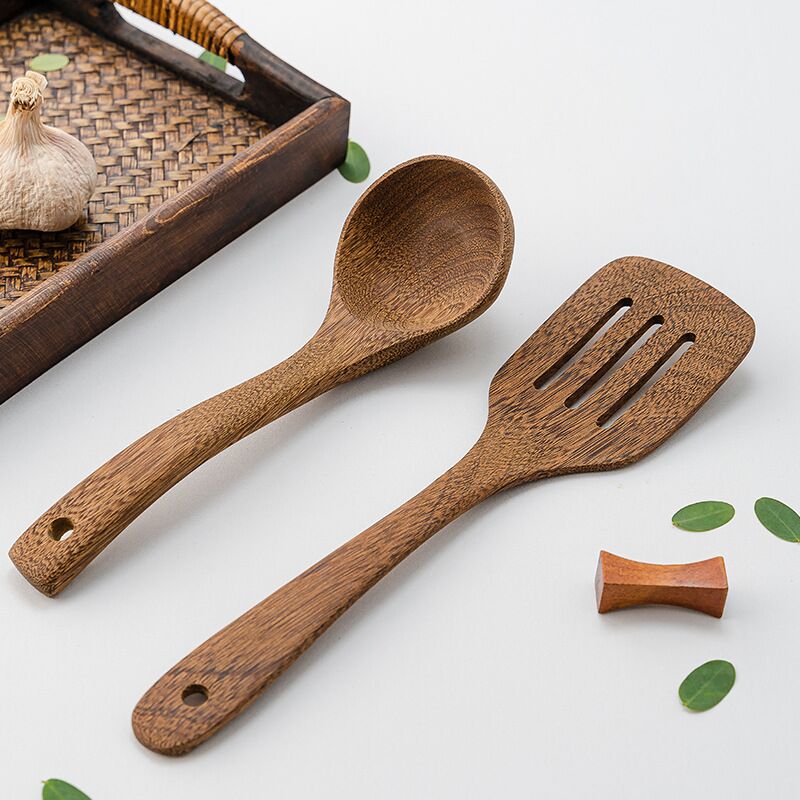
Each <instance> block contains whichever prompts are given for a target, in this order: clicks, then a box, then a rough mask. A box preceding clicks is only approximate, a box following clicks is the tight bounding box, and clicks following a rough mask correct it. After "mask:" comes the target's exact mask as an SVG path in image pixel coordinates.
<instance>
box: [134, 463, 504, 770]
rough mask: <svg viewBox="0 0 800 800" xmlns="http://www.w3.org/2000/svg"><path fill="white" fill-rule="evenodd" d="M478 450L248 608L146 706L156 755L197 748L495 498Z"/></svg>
mask: <svg viewBox="0 0 800 800" xmlns="http://www.w3.org/2000/svg"><path fill="white" fill-rule="evenodd" d="M490 474H491V473H490V472H489V471H487V470H482V469H481V457H480V452H479V451H478V449H477V448H476V449H473V450H472V451H470V453H468V454H467V455H466V456H465V457H464V459H462V461H460V462H459V463H458V464H456V466H455V467H453V468H452V469H451V470H450V471H449V472H447V473H445V474H444V475H443V476H442V477H441V478H439V479H437V480H436V481H435V482H434V483H432V484H431V485H430V486H429V487H428V488H427V489H425V490H423V491H422V492H421V493H420V494H418V495H417V496H416V497H414V498H413V499H411V500H409V501H408V502H407V503H405V505H402V506H401V507H400V508H398V509H397V510H396V511H394V512H392V513H391V514H389V515H388V516H387V517H385V518H384V519H382V520H381V521H380V522H377V523H376V524H375V525H373V526H372V527H370V528H367V530H365V531H364V532H363V533H361V534H359V535H358V536H356V537H355V538H354V539H351V540H350V541H349V542H347V543H346V544H344V545H343V546H342V547H340V548H339V549H338V550H335V551H334V552H333V553H331V554H330V555H328V556H326V557H325V558H323V559H322V561H320V562H318V563H317V564H315V565H314V566H313V567H311V568H310V569H308V570H306V572H304V573H303V574H302V575H300V576H299V577H297V578H295V579H294V580H292V581H291V582H289V583H287V584H286V585H285V586H283V587H282V588H281V589H278V590H277V591H276V592H275V593H274V594H272V595H271V596H270V597H268V598H267V599H266V600H264V601H263V602H261V603H260V604H259V605H257V606H255V607H254V608H252V609H250V611H248V612H247V613H246V614H244V615H243V616H241V617H239V619H237V620H236V621H235V622H233V623H232V624H230V625H228V626H227V627H226V628H224V629H223V630H221V631H220V632H219V633H217V634H216V635H215V636H213V637H212V638H211V639H209V640H208V641H207V642H205V644H202V645H200V647H198V648H197V649H196V650H195V651H194V652H192V653H191V654H190V655H188V656H187V657H186V658H184V659H183V661H181V662H180V663H178V664H177V665H176V666H174V667H173V668H172V669H171V670H170V671H169V672H168V673H167V674H166V675H165V676H164V677H163V678H161V680H159V681H158V682H157V683H156V684H155V685H154V686H153V687H152V688H151V689H150V690H149V691H148V692H147V693H146V694H145V695H144V697H143V698H142V699H141V700H140V701H139V704H138V705H137V706H136V709H135V710H134V712H133V729H134V732H135V733H136V736H137V738H138V739H139V741H140V742H141V743H142V744H144V745H145V747H148V748H150V749H151V750H154V751H156V752H158V753H164V754H166V755H180V754H181V753H185V752H188V751H189V750H192V749H193V748H195V747H196V746H197V745H199V744H201V743H202V742H204V741H205V740H206V739H208V738H209V737H210V736H211V735H212V734H213V733H214V732H215V731H217V730H218V729H219V728H221V727H222V726H224V725H225V724H226V723H227V722H229V721H230V720H231V719H233V718H234V717H235V716H236V715H237V714H239V713H240V712H241V711H242V710H243V709H244V708H246V707H247V706H248V705H249V704H250V703H251V702H252V701H253V700H255V698H256V697H257V696H258V695H259V694H261V692H263V691H264V689H266V688H267V686H269V684H270V683H272V681H273V680H275V678H277V677H278V675H280V674H281V673H282V672H283V671H284V670H285V669H286V668H287V667H288V666H289V665H290V664H292V662H293V661H294V660H295V659H296V658H297V657H298V656H299V655H300V654H301V653H303V652H304V651H305V650H306V649H307V648H308V647H309V646H310V645H311V644H312V643H313V642H314V641H315V640H316V639H317V637H319V636H320V634H322V633H323V632H324V631H325V630H326V629H327V628H328V626H330V625H331V624H332V623H333V622H334V621H335V620H336V619H337V618H338V617H339V616H340V615H341V614H342V613H344V612H345V611H346V610H347V609H348V608H349V607H350V606H351V605H352V604H353V603H354V602H355V601H356V600H358V598H359V597H361V596H362V595H363V594H364V593H365V592H366V591H367V590H368V589H369V588H370V587H372V586H373V585H374V584H375V583H377V582H378V581H379V580H380V579H381V578H382V577H383V576H384V575H386V574H387V573H388V572H389V571H390V570H391V569H392V568H393V567H395V566H396V565H397V564H399V563H400V562H401V561H402V560H403V559H404V558H405V557H406V556H407V555H409V554H410V553H411V552H413V551H414V550H415V549H416V548H417V547H419V546H420V545H421V544H422V543H423V542H424V541H426V540H427V539H428V538H430V537H431V536H432V535H433V534H434V533H436V532H437V531H439V530H441V529H442V528H443V527H444V526H445V525H447V524H448V523H449V522H451V521H452V520H454V519H455V518H456V517H458V516H459V515H460V514H462V513H464V512H465V511H466V510H468V509H469V508H471V507H472V506H474V505H476V504H477V503H479V502H480V501H481V500H483V499H485V498H486V497H488V496H489V495H490V494H492V493H494V492H495V491H496V490H497V488H498V487H496V486H493V485H492V484H491V479H490V478H487V477H484V476H486V475H490Z"/></svg>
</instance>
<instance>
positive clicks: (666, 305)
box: [133, 258, 754, 755]
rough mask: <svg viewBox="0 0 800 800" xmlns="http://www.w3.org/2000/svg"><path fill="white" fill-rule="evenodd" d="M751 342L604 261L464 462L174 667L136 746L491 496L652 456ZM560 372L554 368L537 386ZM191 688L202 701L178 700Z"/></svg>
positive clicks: (719, 319) (530, 345)
mask: <svg viewBox="0 0 800 800" xmlns="http://www.w3.org/2000/svg"><path fill="white" fill-rule="evenodd" d="M622 301H627V303H628V304H630V309H629V311H628V312H627V314H626V315H625V316H624V317H622V318H621V319H620V320H619V321H617V322H616V324H614V325H613V326H612V327H611V328H610V329H609V330H608V331H607V332H606V333H605V334H604V335H603V336H602V337H601V338H599V339H598V340H597V341H596V343H595V344H594V345H593V346H592V347H591V348H589V349H587V350H586V351H585V352H584V353H583V354H582V355H580V357H578V358H577V359H575V360H574V361H572V362H569V363H566V364H564V362H565V361H567V360H568V358H569V356H571V355H574V354H576V353H577V352H578V351H579V350H580V348H581V347H582V345H584V344H586V343H588V342H589V340H590V339H591V337H592V336H593V335H594V334H595V333H596V332H598V331H599V330H600V329H601V327H602V325H603V323H604V321H606V320H607V319H608V318H609V317H610V316H611V313H613V309H615V308H618V307H619V305H620V303H621V302H622ZM610 312H611V313H610ZM655 316H658V318H659V319H661V320H663V323H662V325H661V328H660V329H659V330H658V332H657V333H656V334H655V335H654V336H652V337H651V338H650V339H649V340H648V341H647V342H646V343H645V344H644V345H643V346H642V347H641V348H640V349H638V350H637V351H636V352H635V353H634V354H633V355H632V357H631V358H630V359H629V360H628V361H626V362H625V363H624V364H622V365H621V366H619V367H618V368H617V369H616V370H613V371H612V368H613V366H614V365H615V364H616V363H617V359H618V358H619V357H620V356H621V354H622V352H623V351H624V349H625V346H626V344H630V343H632V341H633V340H634V339H635V338H636V335H637V333H638V332H641V331H642V329H643V326H644V323H646V322H647V321H649V320H651V319H652V318H653V317H655ZM687 336H691V337H692V338H693V339H694V344H693V345H692V347H691V348H690V349H689V350H688V352H685V353H684V354H683V355H682V356H681V357H680V358H679V359H678V361H677V362H676V363H674V364H673V365H672V366H671V367H670V368H669V369H668V370H667V371H666V372H665V373H663V374H662V375H661V376H660V377H658V379H657V380H656V381H655V382H654V383H652V385H650V386H649V387H647V388H646V389H645V391H644V392H643V394H641V395H640V396H639V397H638V399H635V400H634V402H633V404H632V405H630V406H629V407H628V408H627V409H626V410H625V411H624V413H622V415H621V416H620V417H619V418H618V419H617V420H616V421H614V422H613V423H612V424H610V425H605V424H604V423H605V422H606V420H607V418H608V416H609V414H610V412H611V411H612V410H613V409H616V408H618V407H619V406H620V404H621V403H622V402H623V401H624V400H626V399H627V398H629V397H630V396H631V395H634V394H635V393H636V392H637V390H639V389H641V388H643V387H644V386H645V383H646V381H647V379H648V378H650V377H652V376H654V375H655V374H656V371H657V368H658V366H659V365H660V364H661V363H662V362H663V361H664V359H665V358H666V357H668V356H669V354H671V353H673V352H674V351H675V349H676V343H678V342H681V341H684V340H685V339H686V337H687ZM753 337H754V326H753V321H752V320H751V319H750V317H749V316H748V315H747V314H746V313H745V312H744V311H742V309H741V308H739V307H738V306H737V305H735V304H734V303H733V302H732V301H731V300H729V299H728V298H727V297H725V296H724V295H723V294H721V293H720V292H718V291H717V290H715V289H713V288H712V287H711V286H709V285H707V284H705V283H703V282H702V281H699V280H697V279H696V278H693V277H692V276H690V275H687V274H686V273H684V272H681V271H680V270H678V269H675V268H674V267H670V266H667V265H666V264H661V263H659V262H657V261H651V260H649V259H645V258H623V259H620V260H618V261H614V262H612V263H611V264H609V265H607V266H606V267H604V268H603V269H601V270H600V271H599V272H598V273H596V274H595V275H594V276H593V277H592V278H590V279H589V280H588V281H587V282H586V283H585V284H584V285H583V286H582V287H581V288H580V289H579V290H578V291H577V292H576V293H575V294H574V295H573V296H572V297H570V298H569V299H568V300H567V301H566V302H565V303H564V304H563V305H562V306H561V308H560V309H559V310H558V311H556V312H555V314H553V316H551V317H550V318H549V319H548V320H547V321H546V322H545V323H544V324H543V325H542V326H541V327H540V328H539V330H537V331H536V333H534V334H533V336H531V337H530V339H528V341H527V342H525V343H524V344H523V345H522V346H521V347H520V348H519V349H518V350H517V351H516V352H515V353H514V355H512V356H511V358H510V359H509V360H508V361H507V362H506V363H505V364H504V365H503V366H502V367H501V368H500V370H499V372H498V373H497V375H496V376H495V378H494V380H493V381H492V385H491V388H490V391H489V418H488V421H487V424H486V427H485V429H484V431H483V433H482V434H481V436H480V438H479V439H478V441H477V442H476V444H475V445H474V446H473V448H472V449H471V450H470V451H469V452H468V453H467V455H466V456H464V458H463V459H462V460H461V461H459V462H458V463H457V464H456V465H455V466H454V467H453V468H452V469H450V470H449V471H448V472H447V473H445V475H443V476H442V477H441V478H439V479H437V480H436V481H434V482H433V483H432V484H431V485H430V486H429V487H428V488H427V489H425V490H423V491H422V492H421V493H420V494H418V495H417V496H416V497H414V498H413V499H411V500H409V501H408V502H407V503H405V505H403V506H401V507H400V508H399V509H397V510H396V511H394V512H392V513H391V514H389V516H387V517H386V518H384V519H383V520H381V521H380V522H378V523H376V524H375V525H373V526H372V527H370V528H368V529H367V530H366V531H364V532H363V533H361V534H360V535H358V536H356V537H355V538H354V539H351V540H350V541H349V542H347V543H346V544H344V545H343V546H342V547H340V548H339V549H338V550H336V551H334V552H333V553H331V554H330V555H329V556H327V557H325V558H323V559H322V560H321V561H320V562H318V563H317V564H316V565H314V566H313V567H311V568H310V569H309V570H307V571H306V572H304V573H303V574H302V575H300V576H299V577H298V578H295V579H294V580H293V581H291V582H290V583H288V584H286V585H285V586H284V587H283V588H281V589H278V590H277V591H276V592H275V593H274V594H272V595H271V596H270V597H268V598H267V599H266V600H264V601H263V602H262V603H260V604H259V605H257V606H255V607H254V608H253V609H251V610H250V611H248V612H247V613H246V614H244V615H243V616H242V617H240V618H239V619H238V620H236V621H235V622H233V623H232V624H231V625H229V626H228V627H226V628H224V629H223V630H222V631H220V632H219V633H217V634H216V635H215V636H213V637H211V638H210V639H209V640H208V641H207V642H206V643H205V644H202V645H200V647H198V648H197V649H196V650H194V651H193V652H192V653H190V654H189V655H188V656H187V657H186V658H184V659H183V660H182V661H180V662H179V663H178V664H177V665H176V666H175V667H173V668H172V669H171V670H170V671H169V672H168V673H167V674H166V675H164V677H163V678H161V679H160V680H159V681H158V682H156V684H155V685H154V686H153V687H152V688H151V689H150V690H149V691H148V692H147V693H146V694H145V695H144V697H143V698H142V699H141V701H140V702H139V704H138V705H137V706H136V709H135V710H134V712H133V729H134V732H135V733H136V736H137V737H138V739H139V741H140V742H142V744H144V745H145V746H146V747H148V748H150V749H151V750H154V751H156V752H159V753H164V754H167V755H178V754H181V753H184V752H187V751H189V750H191V749H193V748H194V747H196V746H197V745H198V744H200V743H202V742H203V741H205V740H206V739H208V737H209V736H211V735H212V734H213V733H214V732H215V731H217V730H219V729H220V728H221V727H222V726H224V725H225V724H226V723H227V722H228V721H229V720H231V719H232V718H233V717H235V716H236V715H237V714H239V713H240V712H241V711H242V710H243V709H244V708H246V707H247V706H248V705H249V704H250V703H251V702H252V701H253V700H254V699H255V698H256V697H257V696H258V695H259V694H260V693H261V692H263V691H264V689H265V688H266V687H267V686H269V684H270V683H271V682H272V681H273V680H275V678H276V677H277V676H278V675H280V673H281V672H283V671H284V670H285V669H286V668H287V667H288V666H289V665H290V664H291V663H292V662H293V661H294V660H295V659H296V658H297V657H298V656H299V655H300V654H301V653H303V652H304V651H305V650H306V649H307V648H308V647H309V646H310V645H311V644H312V643H313V642H314V641H315V640H316V639H317V638H318V637H319V636H320V635H321V634H322V633H323V632H324V631H325V630H326V629H327V628H328V627H329V626H330V625H331V624H332V623H333V622H334V621H335V620H336V619H337V618H338V617H339V616H340V615H341V614H342V613H343V612H344V611H346V610H347V609H348V608H349V607H350V606H351V605H352V604H353V603H354V602H355V601H356V600H357V599H358V598H359V597H361V596H362V595H363V594H364V593H365V592H366V591H367V590H368V589H369V588H370V587H371V586H373V585H374V584H375V583H376V582H377V581H378V580H380V579H381V578H382V577H383V576H384V575H386V573H387V572H389V570H391V569H392V568H393V567H394V566H396V565H397V564H398V563H399V562H400V561H402V560H403V559H404V558H405V557H406V556H408V555H409V554H410V553H411V552H413V551H414V550H415V549H416V548H417V547H419V546H420V545H421V544H423V543H424V542H425V541H426V540H427V539H429V538H430V537H431V536H432V535H433V534H434V533H436V532H437V531H438V530H440V529H441V528H443V527H444V526H445V525H447V524H448V523H449V522H450V521H452V520H453V519H455V518H456V517H458V516H459V515H460V514H462V513H464V512H465V511H467V510H468V509H469V508H471V507H472V506H474V505H476V504H477V503H479V502H481V501H482V500H484V499H485V498H487V497H489V496H490V495H492V494H494V493H496V492H498V491H500V490H502V489H505V488H508V487H510V486H514V485H516V484H520V483H523V482H525V481H533V480H538V479H541V478H547V477H551V476H555V475H563V474H566V473H574V472H586V471H594V470H607V469H614V468H617V467H622V466H625V465H626V464H630V463H632V462H634V461H636V460H638V459H640V458H642V457H643V456H645V455H646V454H648V453H650V452H651V451H652V450H653V449H655V448H656V447H658V445H659V444H661V443H662V442H663V441H664V440H665V439H667V438H668V437H669V436H671V435H672V434H673V433H675V431H677V430H678V429H679V428H680V426H681V425H683V424H684V423H685V422H686V420H688V419H689V418H690V417H691V416H692V414H694V413H695V412H696V411H697V409H698V408H700V406H702V405H703V403H705V402H706V400H708V399H709V397H711V395H712V394H713V393H714V392H715V391H716V390H717V389H718V388H719V386H720V385H721V384H722V382H723V381H724V380H725V379H726V378H727V377H728V376H729V375H730V374H731V373H732V372H733V370H734V369H735V368H736V366H737V365H738V364H739V363H740V361H741V360H742V359H743V358H744V356H745V355H746V353H747V352H748V350H749V349H750V346H751V344H752V341H753ZM558 366H565V368H564V369H563V371H562V372H561V374H560V375H558V376H557V377H556V378H555V379H554V380H553V381H552V382H551V383H549V384H548V385H547V386H543V382H544V379H545V377H546V376H548V375H550V374H552V373H553V370H554V367H558ZM603 374H605V375H606V377H609V376H610V377H609V379H608V380H607V382H605V383H604V384H602V385H601V386H599V387H598V388H597V389H596V391H594V392H593V393H591V394H589V396H588V397H587V398H586V399H585V400H584V402H582V403H581V404H579V405H577V406H575V407H569V406H568V405H567V403H568V401H569V400H570V398H571V397H572V396H573V395H574V394H575V392H576V391H578V390H580V389H581V388H582V387H584V386H585V385H586V384H587V382H591V381H593V380H595V379H596V378H597V377H598V376H599V375H603ZM537 387H542V388H537ZM189 687H192V691H193V693H194V696H195V697H198V696H199V697H200V699H201V700H202V699H205V702H202V703H200V704H199V705H196V706H190V705H188V704H187V703H186V702H185V699H184V696H185V695H186V693H187V690H188V688H189Z"/></svg>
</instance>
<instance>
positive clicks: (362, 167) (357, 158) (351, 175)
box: [339, 139, 369, 183]
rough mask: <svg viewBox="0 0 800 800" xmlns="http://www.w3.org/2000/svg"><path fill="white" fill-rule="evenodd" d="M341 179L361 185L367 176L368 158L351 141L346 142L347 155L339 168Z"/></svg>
mask: <svg viewBox="0 0 800 800" xmlns="http://www.w3.org/2000/svg"><path fill="white" fill-rule="evenodd" d="M339 172H340V173H341V174H342V177H343V178H346V179H347V180H348V181H351V182H352V183H361V181H365V180H366V179H367V176H368V175H369V157H368V156H367V154H366V152H365V150H364V148H363V147H362V146H361V145H360V144H359V143H358V142H354V141H353V140H352V139H348V140H347V155H346V156H345V159H344V163H343V164H342V165H341V166H340V167H339Z"/></svg>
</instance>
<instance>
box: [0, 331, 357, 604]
mask: <svg viewBox="0 0 800 800" xmlns="http://www.w3.org/2000/svg"><path fill="white" fill-rule="evenodd" d="M349 377H350V375H349V374H348V373H347V368H345V367H343V366H342V365H341V363H339V361H338V360H337V359H336V358H333V357H331V352H330V351H329V349H328V348H327V346H326V342H325V340H322V341H320V340H318V339H316V338H315V339H312V340H311V341H310V342H309V343H308V344H306V345H305V346H304V347H302V348H301V349H300V350H299V351H298V352H297V353H295V354H294V355H293V356H291V357H290V358H288V359H286V360H285V361H283V362H282V363H280V364H278V365H277V366H275V367H273V368H272V369H271V370H269V371H268V372H265V373H263V374H262V375H258V376H257V377H255V378H252V379H250V380H248V381H245V382H244V383H242V384H240V385H239V386H235V387H234V388H232V389H229V390H228V391H225V392H222V393H221V394H218V395H216V396H215V397H212V398H210V399H208V400H206V401H204V402H202V403H200V404H198V405H196V406H194V407H192V408H190V409H188V410H187V411H184V412H183V413H181V414H178V416H176V417H173V418H172V419H171V420H169V421H167V422H165V423H163V424H162V425H160V426H159V427H158V428H156V429H155V430H154V431H151V432H150V433H148V434H146V435H145V436H143V437H142V438H141V439H139V440H138V441H136V442H134V443H133V444H132V445H130V446H129V447H127V448H126V449H125V450H123V451H122V452H121V453H119V454H118V455H116V456H114V458H112V459H111V460H110V461H108V462H107V463H106V464H104V465H103V466H102V467H100V468H99V469H97V470H96V471H95V472H93V473H92V474H91V475H90V476H89V477H88V478H86V479H84V480H83V481H82V482H81V483H79V484H78V485H77V486H76V487H75V488H74V489H72V491H70V492H69V493H68V494H66V495H65V496H64V497H62V498H61V500H59V501H58V502H57V503H56V504H55V505H54V506H53V507H52V508H51V509H50V510H49V511H48V512H47V513H46V514H44V515H43V516H41V517H40V518H39V519H38V520H37V521H36V522H35V523H34V524H33V525H32V526H31V527H30V528H29V529H28V530H27V531H25V533H23V534H22V536H20V537H19V539H17V541H16V543H15V544H14V546H13V547H12V548H11V551H10V553H9V555H10V557H11V560H12V561H13V562H14V564H15V565H16V567H17V569H18V570H19V571H20V572H21V573H22V574H23V575H24V576H25V578H27V580H28V581H29V582H30V583H31V584H33V586H35V587H36V588H37V589H38V590H39V591H40V592H43V593H44V594H46V595H50V596H53V595H56V594H58V593H59V592H60V591H61V590H62V589H64V588H65V587H66V586H67V585H68V584H69V583H71V582H72V580H73V579H74V578H75V577H77V575H79V574H80V573H81V572H82V571H83V569H84V568H85V567H86V566H88V564H89V563H90V562H91V561H92V560H93V559H94V558H95V557H96V556H97V555H99V554H100V553H101V552H102V551H103V550H104V549H105V548H106V547H107V546H108V545H109V544H110V543H111V541H112V540H113V539H114V538H115V537H116V536H118V535H119V534H120V533H121V532H122V531H123V530H124V529H125V528H126V527H127V526H128V525H130V523H131V522H133V520H135V519H136V517H138V516H139V515H140V514H141V513H142V512H143V511H144V510H145V509H146V508H148V506H150V505H151V504H152V503H154V502H155V501H156V500H157V499H158V498H159V497H161V495H162V494H164V493H165V492H166V491H167V490H168V489H170V488H171V487H172V486H174V485H175V484H176V483H178V482H179V481H180V480H182V479H183V478H185V477H186V476H187V475H188V474H189V473H190V472H192V470H194V469H196V468H197V467H199V466H200V465H201V464H203V463H204V462H206V461H207V460H208V459H210V458H212V457H213V456H215V455H217V454H218V453H220V452H221V451H222V450H224V449H225V448H227V447H229V446H230V445H232V444H234V443H235V442H237V441H239V440H240V439H242V438H244V437H245V436H247V435H248V434H250V433H253V431H256V430H258V429H259V428H261V427H262V426H264V425H266V424H267V423H269V422H272V421H273V420H275V419H277V418H278V417H280V416H282V415H283V414H286V413H287V412H289V411H291V410H293V409H295V408H297V407H298V406H300V405H302V404H303V403H306V402H308V401H309V400H311V399H313V398H314V397H317V396H318V395H320V394H322V393H323V392H326V391H327V390H328V389H331V388H332V387H333V386H335V385H336V384H337V383H341V382H343V381H344V380H347V379H348V378H349Z"/></svg>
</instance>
